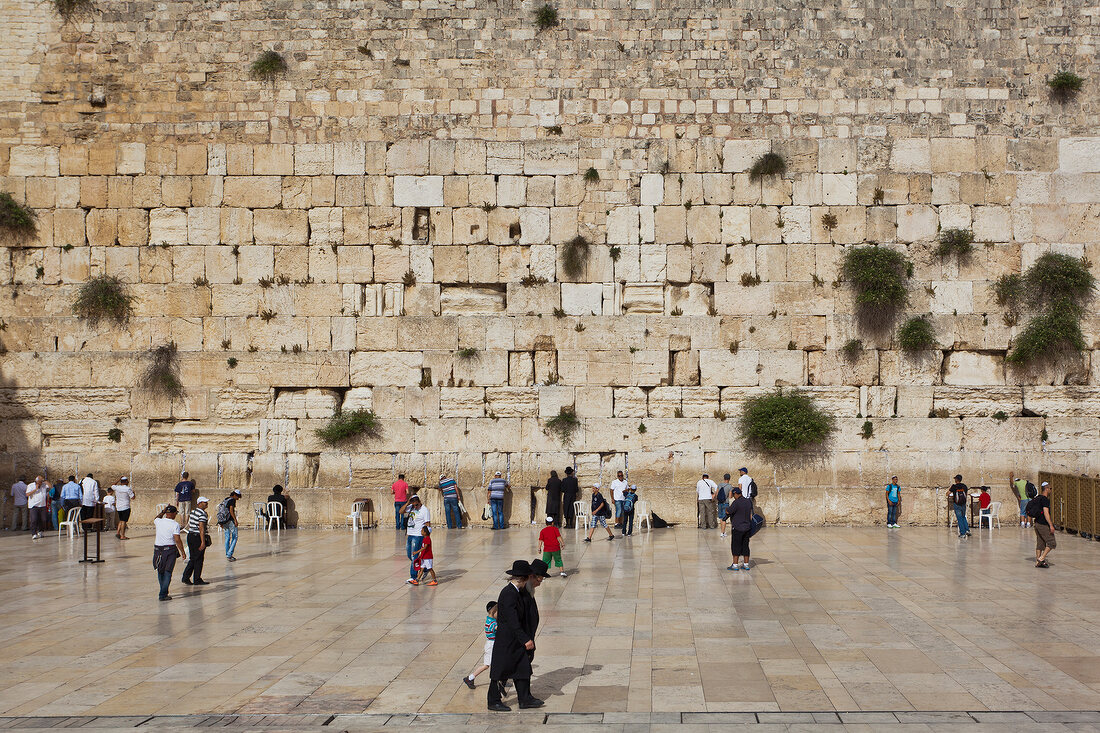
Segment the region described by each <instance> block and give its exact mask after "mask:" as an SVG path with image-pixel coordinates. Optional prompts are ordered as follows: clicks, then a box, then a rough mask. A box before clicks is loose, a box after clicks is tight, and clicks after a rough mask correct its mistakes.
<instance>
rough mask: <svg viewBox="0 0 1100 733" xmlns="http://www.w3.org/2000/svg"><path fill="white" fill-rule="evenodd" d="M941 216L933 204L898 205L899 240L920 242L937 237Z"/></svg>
mask: <svg viewBox="0 0 1100 733" xmlns="http://www.w3.org/2000/svg"><path fill="white" fill-rule="evenodd" d="M938 230H939V216H938V215H937V213H936V210H935V209H934V208H933V207H931V206H924V205H919V204H917V205H911V206H899V207H898V241H901V242H920V241H928V240H931V239H934V238H935V237H936V233H937V231H938Z"/></svg>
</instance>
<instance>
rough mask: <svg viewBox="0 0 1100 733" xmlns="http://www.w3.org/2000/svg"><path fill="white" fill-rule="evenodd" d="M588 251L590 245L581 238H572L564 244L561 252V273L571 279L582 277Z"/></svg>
mask: <svg viewBox="0 0 1100 733" xmlns="http://www.w3.org/2000/svg"><path fill="white" fill-rule="evenodd" d="M590 249H591V243H590V242H589V241H588V240H587V239H585V238H584V237H581V236H576V237H573V238H572V239H571V240H569V241H568V242H566V244H565V246H563V247H562V251H561V267H562V271H563V272H565V274H566V275H568V276H569V277H573V278H577V277H580V276H581V275H583V274H584V268H585V265H586V264H587V263H588V253H589V250H590Z"/></svg>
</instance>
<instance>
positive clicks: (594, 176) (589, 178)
mask: <svg viewBox="0 0 1100 733" xmlns="http://www.w3.org/2000/svg"><path fill="white" fill-rule="evenodd" d="M584 181H585V183H599V182H600V172H599V171H598V170H596V169H595V168H589V169H588V170H586V171H585V172H584Z"/></svg>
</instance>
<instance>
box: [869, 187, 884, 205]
mask: <svg viewBox="0 0 1100 733" xmlns="http://www.w3.org/2000/svg"><path fill="white" fill-rule="evenodd" d="M884 201H886V191H884V190H882V189H881V188H876V189H875V192H874V194H873V195H872V196H871V204H872V205H874V206H882V203H883V202H884Z"/></svg>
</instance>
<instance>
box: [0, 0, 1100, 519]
mask: <svg viewBox="0 0 1100 733" xmlns="http://www.w3.org/2000/svg"><path fill="white" fill-rule="evenodd" d="M534 10H535V5H533V4H530V3H524V4H520V3H512V2H506V3H497V4H492V5H485V4H483V3H473V2H460V3H447V2H406V3H402V4H400V5H398V4H396V3H393V4H391V3H385V2H377V3H367V4H365V3H359V2H355V3H346V2H345V3H340V4H325V3H320V4H315V3H309V2H304V1H303V0H284V1H281V2H276V3H258V2H241V3H221V2H215V1H213V0H212V1H210V2H173V3H169V4H167V5H165V4H154V3H149V2H120V3H111V4H109V5H107V4H104V7H102V8H98V9H97V10H96V11H95V12H94V13H92V14H91V15H89V16H85V17H78V18H76V19H74V20H73V21H71V22H69V23H65V24H62V23H61V22H60V21H59V19H58V18H57V17H56V15H54V14H53V13H52V11H51V10H50V8H49V5H48V4H43V3H37V2H30V1H29V0H5V2H4V4H3V12H4V14H5V19H6V20H7V21H9V22H8V26H9V27H10V28H11V33H10V36H9V38H8V39H6V41H5V47H4V48H3V49H0V189H2V190H3V191H7V192H9V193H11V194H12V195H13V197H14V198H15V199H16V200H17V201H19V202H21V203H25V204H26V205H27V206H30V207H32V208H33V209H34V210H35V211H36V212H37V213H38V235H37V237H36V238H35V239H34V240H32V241H29V242H9V244H10V245H11V246H8V247H6V248H5V250H4V252H3V256H2V257H0V282H2V283H3V285H2V290H3V291H4V292H3V293H0V317H2V319H3V322H2V323H3V330H2V331H0V341H2V343H3V348H4V353H3V354H2V355H0V416H2V418H3V423H2V426H0V444H2V445H0V451H2V454H3V458H2V467H0V473H2V476H0V478H3V479H4V480H7V479H8V477H10V476H12V475H14V474H18V473H22V472H25V473H30V474H33V473H35V472H36V471H39V470H41V468H43V467H44V468H46V469H47V470H48V471H49V472H50V474H51V475H57V474H68V473H70V472H74V471H75V472H80V473H85V472H87V471H93V472H95V473H96V474H97V475H99V476H100V477H101V478H102V479H105V480H109V479H113V477H114V476H116V475H121V474H128V475H130V476H132V477H133V481H134V484H135V486H136V488H137V489H138V490H139V491H141V490H143V489H145V490H152V489H160V490H162V491H163V490H165V489H167V488H168V487H170V486H171V485H172V484H174V483H175V481H176V480H177V476H178V473H179V471H180V470H182V469H183V468H185V467H186V468H187V469H188V470H189V471H190V472H191V473H192V474H193V475H195V476H196V477H197V478H198V480H199V483H200V486H204V487H209V492H210V493H224V492H226V491H228V489H230V488H234V487H240V488H243V489H245V490H246V492H247V494H246V499H247V500H249V501H251V500H254V499H261V500H262V499H263V498H265V497H266V494H267V493H268V489H269V488H270V486H271V484H273V483H276V482H278V483H283V484H284V485H286V486H287V487H288V489H289V490H290V492H291V494H292V495H293V496H294V497H295V503H296V509H297V512H298V514H299V516H300V521H301V522H302V523H331V522H334V521H336V522H339V521H340V520H341V518H342V517H343V515H344V514H345V513H346V512H347V510H348V508H349V506H348V505H349V504H350V500H351V499H352V498H356V497H359V496H371V497H373V498H375V500H376V502H377V504H378V506H379V508H380V509H381V508H384V507H385V506H386V504H387V501H388V492H387V491H383V490H380V489H381V487H384V486H388V484H389V482H390V481H391V480H392V478H393V477H394V475H395V474H396V472H398V471H404V472H405V473H407V474H408V475H409V477H410V482H411V483H413V484H418V485H432V484H434V482H435V479H436V477H437V476H438V474H439V472H440V471H446V472H448V473H453V472H457V476H458V480H459V483H460V485H461V486H463V487H466V488H467V489H469V488H470V487H474V486H480V485H482V484H483V482H484V481H485V480H486V478H487V477H488V476H491V475H492V472H493V471H496V470H501V471H504V472H507V473H508V475H509V476H510V477H511V480H512V484H513V486H514V487H515V490H516V492H517V493H516V496H515V498H514V500H513V503H514V504H515V505H516V509H515V512H514V514H515V515H516V517H517V518H520V519H523V520H526V519H527V517H528V514H527V506H526V502H527V491H528V487H529V486H531V485H533V484H541V483H543V482H544V481H545V478H546V475H547V473H548V471H549V470H550V469H551V468H557V469H558V470H559V472H560V471H561V470H562V469H563V468H564V467H565V466H566V465H570V464H572V465H576V466H577V468H578V471H579V474H580V476H581V477H582V480H583V481H584V482H585V484H589V485H590V484H591V482H592V481H594V480H602V481H604V482H606V481H608V480H609V479H610V478H611V477H613V476H614V471H615V470H618V469H620V468H624V467H625V468H627V469H628V470H629V471H630V475H631V481H632V482H636V483H637V484H639V486H640V487H641V488H642V491H643V494H645V495H646V496H647V498H649V499H650V501H651V502H652V505H653V507H654V508H655V509H656V510H657V511H658V512H659V513H661V514H662V515H667V516H668V517H670V518H672V519H681V520H685V519H687V520H690V519H691V518H692V517H693V516H694V493H693V486H694V483H695V481H696V480H697V479H698V476H699V473H700V472H701V471H703V470H709V471H710V472H711V474H712V475H715V474H719V475H720V474H721V473H722V472H724V471H727V470H729V471H730V472H731V473H736V471H735V469H736V467H738V466H740V465H748V466H750V467H751V468H752V473H753V475H754V476H755V477H756V479H757V481H758V483H759V484H760V486H761V489H762V494H763V495H762V503H763V505H764V506H765V507H766V509H767V513H768V514H769V516H770V517H771V518H773V519H779V520H781V521H787V522H799V523H820V522H830V523H833V522H842V523H843V522H856V523H862V522H871V521H881V519H882V517H881V515H882V514H883V512H882V511H880V509H879V508H877V507H881V505H882V490H881V486H882V485H883V484H884V483H885V482H886V480H887V478H888V475H889V474H890V473H897V474H899V475H900V476H901V481H902V484H903V486H905V487H906V488H907V490H908V491H909V493H908V494H907V497H908V498H907V504H906V509H907V512H908V513H909V518H910V519H912V520H914V521H918V520H919V521H931V520H934V519H935V518H936V517H937V516H939V517H941V518H942V516H943V508H942V507H941V506H939V505H940V504H941V503H942V502H941V501H940V500H939V499H937V498H935V496H934V494H933V491H934V487H936V486H942V485H945V484H946V483H947V482H948V481H949V478H948V477H949V476H950V475H951V474H954V473H955V472H956V471H960V472H962V473H963V474H964V475H965V476H966V480H967V481H968V483H972V484H978V483H990V484H993V485H994V486H995V494H996V496H995V498H998V499H1003V500H1005V501H1006V502H1008V501H1009V500H1010V498H1009V495H1008V492H1007V488H1006V483H1007V481H1006V479H1007V473H1008V471H1009V470H1012V469H1015V470H1016V471H1017V472H1021V471H1022V472H1025V473H1028V474H1029V475H1034V474H1035V472H1036V471H1037V470H1038V469H1039V468H1047V469H1050V470H1058V471H1069V472H1077V471H1084V472H1094V471H1095V470H1097V469H1096V466H1095V465H1094V464H1095V462H1096V459H1095V458H1094V454H1093V452H1092V451H1093V449H1094V448H1095V446H1096V443H1097V438H1098V437H1100V417H1098V416H1097V415H1098V413H1097V405H1100V387H1098V383H1100V374H1098V369H1100V361H1097V360H1096V359H1095V358H1094V356H1093V352H1092V351H1091V350H1090V351H1086V352H1085V353H1084V354H1083V356H1082V357H1081V359H1079V360H1069V361H1068V362H1063V363H1062V364H1061V365H1060V366H1059V367H1057V368H1054V369H1047V370H1044V371H1039V372H1034V371H1026V370H1021V369H1018V368H1016V367H1013V366H1011V365H1009V364H1007V363H1006V360H1005V356H1006V352H1007V350H1008V349H1009V347H1010V345H1011V344H1012V342H1013V339H1014V338H1015V337H1016V336H1017V335H1018V333H1019V332H1020V330H1021V329H1022V327H1023V325H1024V321H1023V319H1022V318H1021V319H1020V320H1019V321H1014V320H1013V319H1012V317H1011V316H1009V315H1007V314H1006V313H1005V311H1004V308H1003V307H1001V306H1000V305H998V304H997V302H996V298H995V297H994V293H993V289H992V283H993V281H994V280H996V279H997V278H998V277H1000V276H1001V275H1004V274H1009V273H1017V272H1020V271H1021V270H1022V269H1026V268H1027V267H1028V266H1029V265H1030V264H1031V263H1032V262H1034V261H1035V260H1036V259H1037V258H1038V257H1039V256H1040V255H1041V254H1043V253H1045V252H1048V251H1055V252H1061V253H1067V254H1071V255H1073V256H1077V257H1080V256H1086V257H1088V258H1089V261H1090V262H1091V263H1092V264H1091V266H1092V267H1093V269H1094V271H1098V272H1100V252H1098V251H1097V250H1098V248H1100V138H1097V137H1091V135H1094V134H1095V130H1096V129H1097V123H1100V115H1098V112H1097V106H1096V104H1095V102H1094V101H1093V99H1094V96H1095V92H1094V82H1093V78H1095V77H1096V76H1097V74H1096V72H1097V68H1096V62H1095V58H1094V57H1095V48H1096V41H1097V35H1098V33H1100V25H1098V23H1100V20H1098V16H1097V15H1096V14H1095V12H1093V11H1092V9H1090V7H1089V6H1087V5H1086V4H1084V3H1081V2H1070V3H1054V4H1051V3H1045V2H1044V3H1039V2H1027V3H1007V2H1003V3H1002V2H996V1H991V0H980V1H979V0H968V1H967V2H956V3H950V4H947V3H936V2H918V3H907V4H899V3H895V2H891V3H886V2H859V3H846V4H843V5H834V4H821V3H818V4H812V3H811V4H810V5H806V4H805V3H794V2H786V3H766V4H763V3H755V2H747V1H745V0H742V1H741V2H736V3H728V2H727V3H700V2H677V3H665V2H659V1H657V0H634V1H633V2H602V1H598V2H595V3H589V4H586V5H584V6H576V5H568V6H567V5H561V6H559V7H558V10H559V13H560V23H559V25H558V26H557V27H554V28H551V29H548V30H545V31H541V32H540V31H537V30H536V28H535V26H534V22H533V13H534ZM268 48H274V49H276V50H278V51H280V52H281V53H282V54H283V55H284V57H285V58H286V60H287V64H288V67H289V68H288V71H287V73H286V75H285V76H284V77H281V78H279V79H276V80H275V81H273V82H260V81H254V80H251V79H250V78H249V74H248V65H249V63H250V62H251V61H252V60H253V59H254V58H255V57H256V56H257V55H258V54H259V53H260V52H261V51H263V50H264V49H268ZM1060 69H1074V70H1076V71H1077V73H1079V74H1081V75H1082V76H1084V77H1086V80H1087V81H1086V87H1085V90H1084V91H1083V92H1082V94H1081V95H1080V97H1079V98H1078V99H1077V100H1075V101H1071V102H1069V103H1067V104H1058V103H1055V102H1053V101H1051V100H1050V98H1049V94H1048V90H1047V86H1046V83H1047V80H1048V79H1049V78H1050V76H1051V75H1052V74H1053V73H1055V72H1056V71H1058V70H1060ZM770 151H774V152H777V153H779V154H780V155H781V156H782V157H783V158H784V159H785V161H786V162H787V172H786V173H785V174H784V175H783V176H781V177H768V178H764V179H762V180H753V179H752V177H751V176H750V175H749V173H748V170H749V168H750V167H751V166H752V165H753V163H754V162H755V161H756V160H757V159H758V158H759V156H761V155H762V154H763V153H766V152H770ZM590 170H591V171H594V172H595V175H593V174H592V173H590ZM586 174H587V175H586ZM597 176H598V179H597ZM949 228H961V229H970V230H972V231H973V233H974V236H975V237H976V239H977V240H978V245H977V247H976V250H975V252H974V253H973V255H971V256H970V257H969V258H966V259H964V260H962V261H957V260H955V259H951V258H948V259H941V258H939V257H937V256H935V255H934V254H933V249H934V247H935V241H934V240H935V239H936V237H937V234H938V232H939V231H941V230H943V229H949ZM577 236H582V237H584V238H585V239H587V240H588V241H590V242H591V243H592V244H591V246H590V247H589V250H588V254H587V257H586V258H584V259H583V261H582V267H581V271H580V272H579V273H578V274H575V275H572V276H571V275H568V274H567V273H566V271H565V268H564V267H563V256H564V255H565V249H566V247H567V243H568V242H570V241H571V240H572V239H574V238H575V237H577ZM867 242H877V243H881V244H882V245H884V246H889V247H893V248H897V249H900V250H903V251H904V252H905V253H906V255H907V256H908V257H909V258H911V259H912V261H913V262H914V270H913V276H912V279H911V280H910V302H909V306H908V308H907V312H908V313H911V314H928V315H929V318H930V320H931V322H932V323H933V325H934V328H935V332H936V340H937V344H936V349H934V350H931V351H928V352H924V353H921V354H918V355H911V354H907V353H905V352H902V351H900V350H899V349H898V348H897V345H896V343H895V342H894V340H893V339H892V337H891V336H890V335H887V336H883V337H879V338H874V337H871V336H868V335H867V334H864V333H861V332H860V330H859V329H858V327H857V325H856V324H855V322H854V319H853V316H852V311H853V294H852V292H851V289H850V287H849V286H848V285H847V284H846V283H844V282H843V281H842V279H841V277H840V273H839V263H840V260H841V258H842V257H843V254H844V252H845V250H846V249H847V248H849V247H852V246H856V245H861V244H864V243H867ZM99 274H111V275H116V276H118V277H119V278H121V279H122V280H124V281H125V282H126V283H128V287H129V289H130V292H131V293H132V294H133V295H134V296H135V297H136V301H135V308H136V312H135V315H134V317H133V318H132V319H131V321H130V322H129V323H128V324H127V325H125V326H122V327H114V326H110V325H106V324H100V325H99V326H98V327H95V328H93V327H90V326H88V325H86V324H85V323H83V322H81V321H79V320H78V319H76V318H75V317H73V315H72V312H71V305H72V302H73V299H74V297H75V294H76V292H77V290H78V288H79V286H80V284H81V283H83V282H85V281H87V280H88V279H89V278H90V277H93V276H95V275H99ZM757 277H758V278H759V284H753V283H754V282H755V278H757ZM5 296H7V297H5ZM1082 327H1083V329H1084V332H1085V337H1086V340H1087V342H1088V344H1089V345H1090V347H1094V346H1096V344H1097V343H1098V341H1097V337H1098V335H1100V320H1098V319H1096V318H1095V317H1094V316H1092V315H1091V314H1090V315H1088V316H1087V317H1086V318H1085V319H1084V322H1083V324H1082ZM853 338H860V339H862V340H863V342H864V349H863V350H862V351H861V352H860V353H859V354H858V355H857V356H856V357H855V358H854V359H849V358H848V357H847V356H846V355H845V354H844V353H843V352H842V351H841V347H842V346H844V345H845V344H846V343H847V342H848V341H849V340H851V339H853ZM169 342H174V343H175V344H176V345H177V347H178V349H179V351H180V357H181V365H182V379H183V383H184V385H185V387H186V395H185V397H184V398H183V399H182V400H179V401H176V402H174V403H169V402H166V401H164V400H157V399H153V398H152V397H151V396H150V395H148V394H147V393H145V391H144V390H142V389H139V388H137V387H136V383H137V381H138V376H139V374H140V372H141V370H142V368H143V364H144V358H145V355H146V354H147V353H148V351H149V350H150V349H152V348H155V347H157V346H160V345H163V344H166V343H169ZM776 386H797V387H803V388H805V389H806V390H807V391H808V392H810V393H812V394H813V395H814V396H815V397H816V398H818V400H819V401H820V403H821V404H822V405H824V406H825V407H826V408H827V409H828V410H829V411H830V412H832V413H833V414H834V415H835V416H836V417H837V420H838V426H839V427H838V430H837V433H836V436H835V438H834V439H833V440H832V442H831V443H830V445H829V446H828V448H827V450H826V451H825V452H824V453H822V454H818V455H814V456H810V457H805V458H802V459H792V458H790V457H788V458H784V459H782V460H778V459H775V458H770V457H768V456H764V455H758V454H753V453H750V452H746V451H745V450H744V449H743V448H742V447H741V443H740V438H739V434H738V431H737V427H736V423H737V418H738V416H739V415H740V412H741V406H742V405H743V403H744V400H745V399H746V398H747V397H749V396H752V395H756V394H760V393H761V392H764V391H766V390H770V389H774V388H775V387H776ZM356 407H365V408H370V409H373V410H374V411H375V412H376V413H377V414H378V415H379V416H380V417H381V418H382V426H383V431H384V436H383V437H382V438H381V439H378V440H373V441H360V442H358V443H355V444H353V445H350V446H348V447H347V448H346V449H341V450H333V449H330V448H328V447H326V446H325V445H324V444H323V443H321V442H320V440H319V439H318V438H317V436H316V434H315V430H316V429H317V428H318V427H320V426H322V425H323V424H325V422H326V420H327V419H328V418H329V417H331V415H332V414H333V412H334V411H335V410H336V409H338V408H344V409H351V408H356ZM563 407H574V408H575V410H576V414H577V416H578V417H579V418H580V420H581V425H580V427H579V428H578V430H577V431H576V434H575V435H574V436H573V440H572V442H571V443H570V444H568V445H563V443H562V442H561V440H559V439H558V438H556V437H555V436H553V435H551V434H549V433H548V432H547V421H548V420H549V419H550V418H552V417H554V416H556V415H558V414H559V412H560V410H561V409H562V408H563ZM1002 412H1003V413H1004V415H1003V417H1005V418H1007V419H998V418H1000V417H1002V416H1001V415H1000V414H999V413H1002ZM937 415H939V417H937ZM994 415H997V417H996V418H995V417H994ZM868 420H869V421H870V422H871V425H872V426H873V430H874V432H873V435H872V436H871V437H869V438H865V437H862V435H861V430H862V428H863V426H864V423H865V421H868ZM643 426H644V430H643ZM112 429H118V430H120V431H121V436H120V441H119V442H114V441H112V440H110V439H109V438H108V434H109V431H111V430H112ZM1042 436H1045V437H1046V440H1045V442H1044V441H1043V440H1042V439H1041V438H1042ZM116 437H119V436H118V435H117V434H116ZM261 495H262V496H261ZM432 501H433V502H435V501H437V500H436V499H435V498H433V500H432ZM483 501H484V494H483V492H480V491H478V492H476V493H470V494H468V497H467V502H466V503H467V507H468V509H469V510H470V511H471V513H472V514H475V515H476V516H480V509H481V506H482V504H483ZM146 508H148V507H146ZM536 511H537V508H536ZM1006 513H1008V514H1011V513H1012V512H1011V510H1010V508H1009V507H1008V506H1006ZM383 514H384V516H388V514H386V513H384V512H383Z"/></svg>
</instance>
